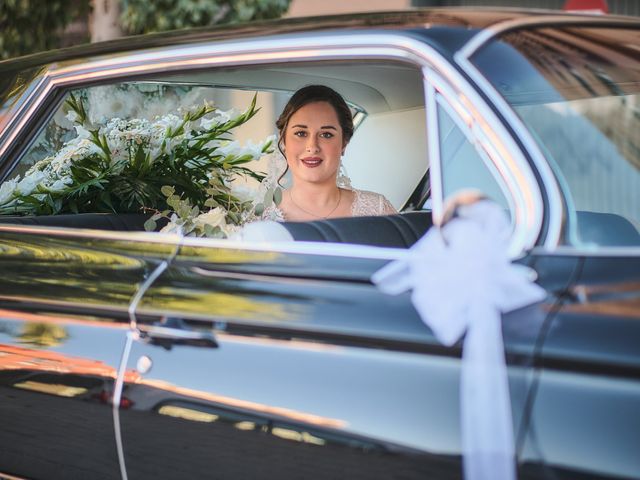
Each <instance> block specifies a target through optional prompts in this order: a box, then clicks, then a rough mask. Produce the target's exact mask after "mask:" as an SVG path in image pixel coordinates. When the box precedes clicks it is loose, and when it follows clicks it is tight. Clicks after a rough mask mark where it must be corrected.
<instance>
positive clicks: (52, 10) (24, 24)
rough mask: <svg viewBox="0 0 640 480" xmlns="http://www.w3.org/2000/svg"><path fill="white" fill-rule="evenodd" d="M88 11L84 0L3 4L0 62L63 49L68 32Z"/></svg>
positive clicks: (27, 0) (5, 1) (16, 0)
mask: <svg viewBox="0 0 640 480" xmlns="http://www.w3.org/2000/svg"><path fill="white" fill-rule="evenodd" d="M88 8H89V7H88V2H86V1H82V0H47V1H46V2H43V1H42V0H1V1H0V59H2V60H4V59H7V58H11V57H16V56H20V55H26V54H28V53H34V52H39V51H42V50H49V49H52V48H57V47H59V46H60V40H61V36H62V32H63V31H64V28H65V27H66V26H67V25H68V24H69V23H71V22H72V21H73V20H75V19H76V18H78V17H79V16H80V15H83V14H86V13H87V11H88Z"/></svg>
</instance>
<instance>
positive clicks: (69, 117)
mask: <svg viewBox="0 0 640 480" xmlns="http://www.w3.org/2000/svg"><path fill="white" fill-rule="evenodd" d="M65 118H66V119H67V120H69V121H70V122H71V123H76V122H77V121H78V120H79V119H80V117H79V116H78V114H77V113H76V112H75V110H69V112H68V113H67V115H66V116H65Z"/></svg>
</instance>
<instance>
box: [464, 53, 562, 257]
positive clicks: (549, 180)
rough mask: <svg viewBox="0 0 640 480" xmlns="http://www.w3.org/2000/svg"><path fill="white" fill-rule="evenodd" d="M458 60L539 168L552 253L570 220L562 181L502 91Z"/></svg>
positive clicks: (547, 238) (547, 240)
mask: <svg viewBox="0 0 640 480" xmlns="http://www.w3.org/2000/svg"><path fill="white" fill-rule="evenodd" d="M454 58H455V61H456V62H457V63H458V64H459V65H460V66H461V67H462V68H463V69H464V70H465V71H466V72H467V75H469V77H471V79H472V80H473V81H474V82H475V83H476V85H477V86H478V88H479V89H480V90H481V91H482V92H484V94H485V95H486V96H487V97H488V98H489V99H490V100H491V102H492V103H493V105H495V107H496V108H497V109H498V111H499V112H500V114H501V115H502V116H503V117H504V118H505V119H506V121H507V122H509V124H510V125H511V127H512V128H513V130H514V132H515V134H516V135H517V137H518V138H519V139H520V141H521V142H522V144H523V146H524V148H525V149H526V150H527V151H528V152H529V155H530V157H531V160H532V161H533V165H534V167H535V168H536V170H537V172H538V174H539V175H540V179H541V181H542V184H543V186H544V190H545V194H546V198H547V218H548V223H547V232H546V237H545V239H544V241H543V242H542V244H543V245H544V247H545V248H546V249H549V250H552V249H554V248H556V247H557V246H558V245H560V243H561V241H562V228H563V223H564V219H565V218H566V214H567V213H566V212H567V209H566V207H565V202H564V196H563V195H562V193H561V190H560V186H559V184H558V180H557V179H556V176H555V174H554V173H553V171H552V170H551V167H550V166H549V164H548V162H547V160H546V158H545V157H544V155H543V154H542V151H541V150H540V147H539V146H538V144H537V143H536V142H535V140H534V139H533V136H532V135H531V133H530V132H529V130H528V129H527V128H526V127H525V125H524V123H523V122H522V120H520V117H518V115H517V114H516V113H515V112H514V111H513V109H512V108H511V107H510V106H509V104H508V103H507V102H506V100H505V99H504V98H502V96H501V95H500V94H499V93H498V91H497V90H496V89H495V88H494V87H493V85H491V84H490V83H489V81H488V80H487V79H486V78H485V77H484V76H483V75H482V74H481V73H480V71H479V70H478V69H477V68H476V67H475V65H473V64H472V63H471V62H470V61H469V60H467V59H466V58H464V57H462V56H461V55H460V52H459V53H457V54H456V55H454Z"/></svg>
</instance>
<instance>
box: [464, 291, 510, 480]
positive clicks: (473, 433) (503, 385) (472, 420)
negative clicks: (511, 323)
mask: <svg viewBox="0 0 640 480" xmlns="http://www.w3.org/2000/svg"><path fill="white" fill-rule="evenodd" d="M469 315H470V318H473V319H474V321H473V322H471V325H470V328H469V330H468V331H467V335H466V337H465V341H464V349H463V357H462V362H463V365H462V375H461V385H460V393H461V404H460V406H461V421H462V442H463V444H462V449H463V455H464V474H465V475H464V477H465V479H466V480H515V478H516V469H515V449H514V442H513V421H512V415H511V399H510V396H509V382H508V376H507V367H506V364H505V358H504V344H503V340H502V329H501V317H500V313H499V311H498V310H497V309H496V308H494V307H493V306H491V305H490V304H488V302H486V301H481V302H478V301H476V302H473V305H472V307H471V311H470V312H469Z"/></svg>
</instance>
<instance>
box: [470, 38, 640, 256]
mask: <svg viewBox="0 0 640 480" xmlns="http://www.w3.org/2000/svg"><path fill="white" fill-rule="evenodd" d="M638 41H640V30H634V29H623V28H619V29H604V28H578V27H575V28H566V29H545V28H541V29H530V30H526V31H518V32H512V33H507V34H505V35H503V36H502V37H501V38H500V40H499V41H496V42H493V43H491V44H490V45H488V46H487V47H485V48H483V49H482V50H481V51H480V52H479V53H478V54H477V56H476V58H475V59H474V62H475V63H476V64H477V65H478V67H479V69H480V70H481V71H482V72H483V74H484V75H485V76H486V77H487V78H488V79H489V80H490V81H491V82H492V84H493V85H494V86H495V87H496V89H497V90H498V91H499V92H500V93H501V94H502V95H503V97H504V98H505V99H506V100H507V102H508V103H509V104H510V105H511V106H512V107H513V109H514V110H515V112H516V113H517V114H518V115H519V116H520V118H521V119H522V121H523V122H524V124H525V125H526V126H527V127H528V128H529V131H530V133H531V135H532V137H533V138H534V140H535V141H537V143H538V145H539V146H540V149H541V151H542V153H543V154H544V155H545V156H546V158H547V159H548V161H549V164H550V165H551V166H552V167H553V168H554V170H555V173H556V176H557V178H558V181H559V183H560V185H561V186H562V188H563V189H564V193H565V199H566V200H567V206H568V208H569V212H568V213H569V216H568V218H569V221H570V223H569V229H568V233H569V235H568V240H569V242H571V243H573V244H576V245H578V244H586V245H591V246H598V245H600V246H628V245H640V233H639V232H640V136H639V135H638V132H640V114H639V112H640V53H639V52H638V50H637V48H635V45H637V43H638ZM495 54H498V55H500V56H501V58H504V59H506V61H505V62H502V65H504V64H505V63H508V64H509V65H510V68H508V69H506V68H502V67H501V66H499V65H497V64H496V63H495V62H492V61H491V59H490V57H491V55H495Z"/></svg>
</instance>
